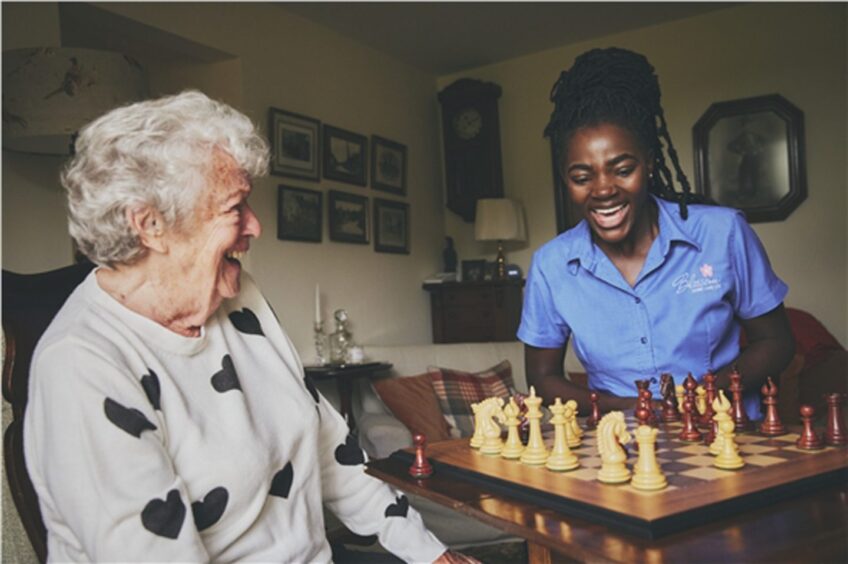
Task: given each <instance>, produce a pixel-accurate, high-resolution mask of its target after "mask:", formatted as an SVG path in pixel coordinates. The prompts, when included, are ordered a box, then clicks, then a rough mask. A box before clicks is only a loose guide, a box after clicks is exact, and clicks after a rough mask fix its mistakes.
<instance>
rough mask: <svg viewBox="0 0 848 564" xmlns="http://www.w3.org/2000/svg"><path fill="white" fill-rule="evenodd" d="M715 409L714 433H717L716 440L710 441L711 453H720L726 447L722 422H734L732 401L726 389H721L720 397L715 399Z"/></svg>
mask: <svg viewBox="0 0 848 564" xmlns="http://www.w3.org/2000/svg"><path fill="white" fill-rule="evenodd" d="M713 411H715V415H714V416H713V430H712V434H713V435H715V440H713V441H712V442H711V443H710V454H714V455H718V454H719V453H720V452H721V451H722V449H723V448H724V435H723V434H722V433H721V432H720V430H719V429H720V425H721V422H722V421H730V422H733V418H732V417H730V401H728V399H727V397H725V395H724V390H719V391H718V397H717V398H716V399H714V400H713Z"/></svg>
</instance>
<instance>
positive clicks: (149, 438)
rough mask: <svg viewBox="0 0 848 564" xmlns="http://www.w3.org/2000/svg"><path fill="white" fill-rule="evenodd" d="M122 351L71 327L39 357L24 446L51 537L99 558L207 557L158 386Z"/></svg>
mask: <svg viewBox="0 0 848 564" xmlns="http://www.w3.org/2000/svg"><path fill="white" fill-rule="evenodd" d="M119 358H120V356H119V355H117V354H116V355H115V356H114V358H110V357H109V355H107V354H105V353H103V352H102V351H95V350H93V349H92V348H91V347H89V346H88V345H86V344H84V343H81V342H74V339H73V338H72V337H70V338H65V339H62V340H60V341H58V342H57V343H54V344H51V345H50V346H48V347H46V348H45V349H44V350H42V351H41V352H40V354H39V355H38V357H37V358H36V359H35V361H34V363H33V368H32V381H31V385H30V398H29V406H28V409H27V412H26V424H25V433H26V436H25V448H26V458H27V465H28V467H29V471H30V475H31V476H32V479H33V483H34V485H35V487H36V490H37V491H38V494H39V498H40V503H41V508H42V513H43V515H44V518H45V520H46V521H48V522H50V523H51V526H50V527H49V529H50V531H51V536H54V538H52V539H50V546H53V543H57V542H58V543H62V545H64V546H63V549H65V553H66V554H68V555H73V556H74V559H75V560H90V561H95V562H98V561H99V562H106V561H192V562H200V561H207V560H208V555H207V553H206V551H205V549H204V546H203V543H202V541H201V539H200V536H199V534H198V531H197V528H196V527H195V523H194V519H193V517H192V511H191V503H190V501H189V498H188V495H187V491H186V488H185V485H184V483H183V482H182V480H181V479H180V477H179V476H178V475H176V473H175V471H174V468H173V464H172V462H171V460H170V457H169V456H168V453H167V450H166V448H165V446H166V445H165V444H164V439H163V436H164V435H163V433H162V425H164V421H163V419H162V418H160V417H158V413H160V412H159V411H158V410H157V408H158V393H157V392H158V388H157V387H155V386H152V385H149V383H150V380H146V381H143V380H142V378H143V377H144V376H145V375H143V374H131V373H130V372H131V371H130V369H129V368H128V367H126V366H123V365H122V364H121V361H119V360H116V359H119ZM147 376H148V378H149V377H150V375H147Z"/></svg>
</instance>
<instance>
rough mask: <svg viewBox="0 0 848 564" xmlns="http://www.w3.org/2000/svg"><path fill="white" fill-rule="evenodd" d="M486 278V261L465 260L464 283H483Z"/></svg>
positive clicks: (463, 262)
mask: <svg viewBox="0 0 848 564" xmlns="http://www.w3.org/2000/svg"><path fill="white" fill-rule="evenodd" d="M485 277H486V261H485V260H483V259H480V260H464V261H462V281H463V282H482V281H483V280H484V278H485Z"/></svg>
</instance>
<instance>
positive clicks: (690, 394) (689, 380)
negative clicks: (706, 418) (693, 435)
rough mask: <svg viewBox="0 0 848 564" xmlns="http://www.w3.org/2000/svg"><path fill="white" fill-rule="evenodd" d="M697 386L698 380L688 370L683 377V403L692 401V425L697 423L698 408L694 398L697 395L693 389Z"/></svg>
mask: <svg viewBox="0 0 848 564" xmlns="http://www.w3.org/2000/svg"><path fill="white" fill-rule="evenodd" d="M697 387H698V381H697V380H695V378H694V376H692V373H691V372H690V373H689V374H687V375H686V378H684V379H683V403H686V402H687V401H691V402H692V424H693V425H697V420H698V409H697V407H696V406H697V405H698V404H697V402H696V400H695V398H696V397H697V394H696V392H695V389H697Z"/></svg>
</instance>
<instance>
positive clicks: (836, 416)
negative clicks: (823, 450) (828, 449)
mask: <svg viewBox="0 0 848 564" xmlns="http://www.w3.org/2000/svg"><path fill="white" fill-rule="evenodd" d="M825 400H826V401H827V428H826V430H825V434H824V442H825V444H826V445H829V446H845V445H848V435H846V433H845V419H844V418H843V411H842V404H844V403H845V394H841V393H832V394H826V395H825Z"/></svg>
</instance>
